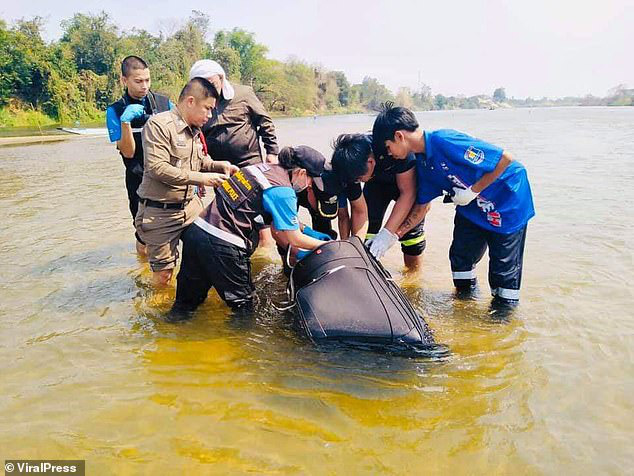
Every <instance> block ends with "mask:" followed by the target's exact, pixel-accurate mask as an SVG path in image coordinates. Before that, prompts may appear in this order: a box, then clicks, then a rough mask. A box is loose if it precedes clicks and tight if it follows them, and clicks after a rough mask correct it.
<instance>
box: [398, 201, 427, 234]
mask: <svg viewBox="0 0 634 476" xmlns="http://www.w3.org/2000/svg"><path fill="white" fill-rule="evenodd" d="M430 207H431V204H430V203H429V202H428V203H422V204H421V203H416V204H414V206H413V207H412V209H411V210H410V211H409V215H407V218H405V221H403V223H401V226H399V227H398V230H396V235H397V236H398V237H399V239H400V238H403V236H404V235H405V234H406V233H407V232H408V231H410V230H411V229H412V228H414V227H415V226H416V225H418V224H419V223H420V222H421V221H422V220H423V218H425V216H426V215H427V212H428V211H429V208H430Z"/></svg>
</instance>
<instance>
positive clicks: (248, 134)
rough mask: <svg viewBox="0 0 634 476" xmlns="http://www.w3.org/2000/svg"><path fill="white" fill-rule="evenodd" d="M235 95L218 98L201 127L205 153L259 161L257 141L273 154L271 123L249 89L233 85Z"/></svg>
mask: <svg viewBox="0 0 634 476" xmlns="http://www.w3.org/2000/svg"><path fill="white" fill-rule="evenodd" d="M233 87H234V90H235V95H234V97H233V98H232V99H230V100H227V99H225V98H224V97H222V98H221V99H220V100H219V101H218V104H217V105H216V108H215V109H214V112H213V117H212V118H211V119H209V121H207V124H205V125H204V126H203V128H202V130H203V133H204V134H205V138H206V139H207V145H208V147H209V153H210V154H211V156H212V157H214V159H216V160H228V161H229V162H231V163H232V164H235V165H238V166H239V167H243V166H245V165H249V164H254V163H258V162H262V152H261V150H260V141H259V139H262V142H263V144H264V148H265V149H266V153H267V154H274V155H277V153H278V146H277V138H276V136H275V126H274V125H273V121H272V120H271V117H270V116H269V114H268V113H267V112H266V110H265V109H264V106H263V105H262V103H261V102H260V100H259V99H258V98H257V96H256V95H255V93H254V92H253V89H251V88H250V87H248V86H242V85H234V86H233Z"/></svg>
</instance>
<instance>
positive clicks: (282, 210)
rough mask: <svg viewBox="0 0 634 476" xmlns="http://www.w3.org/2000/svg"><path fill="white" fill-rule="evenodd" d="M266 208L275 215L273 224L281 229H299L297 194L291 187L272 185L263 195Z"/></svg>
mask: <svg viewBox="0 0 634 476" xmlns="http://www.w3.org/2000/svg"><path fill="white" fill-rule="evenodd" d="M262 204H263V206H264V209H265V210H266V211H267V212H269V213H270V214H271V216H272V217H273V226H274V227H275V228H276V229H277V230H280V231H291V230H299V220H298V219H297V196H296V195H295V191H294V190H293V189H292V188H290V187H271V188H268V189H266V190H265V191H264V193H263V197H262Z"/></svg>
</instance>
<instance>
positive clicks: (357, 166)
mask: <svg viewBox="0 0 634 476" xmlns="http://www.w3.org/2000/svg"><path fill="white" fill-rule="evenodd" d="M415 165H416V159H415V157H414V155H413V154H412V155H411V156H409V157H408V158H407V159H405V160H398V161H397V160H394V159H391V158H388V157H381V158H379V159H378V160H377V159H376V158H375V157H374V155H373V153H372V137H371V136H370V135H368V134H343V135H341V136H339V137H338V138H337V140H336V142H335V151H334V153H333V159H332V166H333V170H334V171H335V172H336V174H337V175H338V176H340V177H342V178H343V180H344V181H345V182H346V183H358V182H366V184H365V187H364V189H363V196H364V198H365V201H366V203H367V209H368V218H369V227H368V233H367V235H366V238H367V240H368V241H367V243H366V244H368V245H369V247H370V252H371V253H372V254H373V255H374V256H375V257H376V258H377V259H379V258H381V257H382V256H383V254H384V253H385V251H386V249H387V248H386V247H385V246H384V243H393V242H394V241H397V240H398V237H397V236H396V230H397V229H398V227H399V226H400V225H401V223H402V222H403V221H404V220H405V218H407V215H408V213H409V211H410V209H411V208H412V206H413V204H414V201H415V198H416V170H415ZM392 201H394V202H395V203H394V207H393V209H392V212H391V213H390V216H389V217H388V219H387V221H386V222H385V226H382V224H383V218H384V216H385V212H386V211H387V208H388V206H389V204H390V202H392ZM342 205H344V204H343V203H342V202H340V204H339V206H340V207H341V206H342ZM344 206H345V205H344ZM340 228H341V226H340ZM400 243H401V250H402V251H403V260H404V262H405V265H406V266H407V267H408V268H410V269H415V268H417V267H418V266H419V265H420V255H421V254H422V252H423V250H424V249H425V245H426V241H425V231H424V221H421V223H419V224H418V225H416V226H415V227H414V228H413V229H412V230H410V231H409V232H408V233H407V234H406V235H405V236H403V238H401V239H400Z"/></svg>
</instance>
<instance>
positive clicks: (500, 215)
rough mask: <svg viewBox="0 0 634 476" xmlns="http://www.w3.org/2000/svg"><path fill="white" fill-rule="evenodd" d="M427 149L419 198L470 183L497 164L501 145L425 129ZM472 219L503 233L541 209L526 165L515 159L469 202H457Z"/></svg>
mask: <svg viewBox="0 0 634 476" xmlns="http://www.w3.org/2000/svg"><path fill="white" fill-rule="evenodd" d="M424 137H425V153H424V154H417V157H416V158H417V162H416V176H417V182H418V185H417V196H416V202H417V203H419V204H422V203H428V202H430V201H432V200H433V199H434V198H436V197H439V196H441V195H442V194H443V192H448V193H453V187H458V188H468V187H470V186H472V185H473V184H475V183H476V182H477V181H478V180H480V178H481V177H482V176H483V175H484V174H486V173H488V172H492V171H493V169H495V166H496V165H497V164H498V162H499V161H500V157H502V152H503V150H502V149H500V148H499V147H497V146H495V145H492V144H489V143H487V142H484V141H482V140H480V139H476V138H474V137H471V136H469V135H467V134H464V133H462V132H458V131H455V130H452V129H441V130H438V131H433V132H427V131H426V132H425V133H424ZM456 213H459V214H460V215H462V216H463V217H465V218H466V219H467V220H469V221H471V222H472V223H474V224H476V225H478V226H480V227H482V228H484V229H487V230H490V231H494V232H497V233H505V234H506V233H513V232H516V231H518V230H520V229H521V228H523V227H524V226H525V225H526V223H527V222H528V220H530V219H531V218H532V217H533V216H534V215H535V208H534V206H533V197H532V194H531V188H530V184H529V182H528V176H527V174H526V169H525V168H524V166H523V165H522V164H520V163H519V162H516V161H513V162H511V164H510V165H509V166H508V167H507V168H506V170H505V171H504V172H503V173H502V175H500V177H498V178H497V180H496V181H495V182H493V183H492V184H491V185H489V186H488V187H486V188H485V189H484V190H483V191H482V192H480V194H479V195H478V197H476V198H475V199H474V200H473V201H472V202H471V203H470V204H469V205H466V206H458V207H456Z"/></svg>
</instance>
